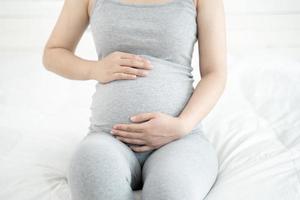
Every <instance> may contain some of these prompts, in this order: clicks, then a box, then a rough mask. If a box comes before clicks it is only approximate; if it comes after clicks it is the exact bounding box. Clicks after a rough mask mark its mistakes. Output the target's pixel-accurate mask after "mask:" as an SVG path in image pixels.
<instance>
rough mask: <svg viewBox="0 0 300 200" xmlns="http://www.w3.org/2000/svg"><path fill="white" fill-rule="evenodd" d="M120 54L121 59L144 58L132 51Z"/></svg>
mask: <svg viewBox="0 0 300 200" xmlns="http://www.w3.org/2000/svg"><path fill="white" fill-rule="evenodd" d="M119 55H120V58H121V59H142V57H140V56H138V55H136V54H132V53H126V52H119Z"/></svg>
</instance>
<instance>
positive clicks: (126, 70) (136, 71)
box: [120, 66, 149, 76]
mask: <svg viewBox="0 0 300 200" xmlns="http://www.w3.org/2000/svg"><path fill="white" fill-rule="evenodd" d="M120 72H123V73H126V74H133V75H137V76H146V75H147V74H148V73H149V72H148V71H147V70H143V69H136V68H133V67H125V66H121V69H120Z"/></svg>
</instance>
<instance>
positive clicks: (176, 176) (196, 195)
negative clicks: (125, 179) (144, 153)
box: [142, 132, 219, 200]
mask: <svg viewBox="0 0 300 200" xmlns="http://www.w3.org/2000/svg"><path fill="white" fill-rule="evenodd" d="M218 167H219V165H218V158H217V153H216V151H215V149H214V147H213V146H212V144H211V143H210V142H209V141H208V140H207V139H206V138H205V137H204V135H203V133H202V132H193V133H191V134H189V135H186V136H184V137H183V138H181V139H178V140H175V141H172V142H170V143H168V144H166V145H164V146H162V147H160V148H159V149H157V150H156V151H154V152H153V153H152V154H151V155H150V156H149V157H148V159H147V160H146V161H145V163H144V166H143V168H142V181H143V191H142V199H143V200H150V199H155V200H160V199H164V200H177V199H178V200H179V199H180V200H185V199H186V200H201V199H204V197H205V196H206V195H207V193H208V192H209V190H210V189H211V187H212V185H213V184H214V182H215V180H216V178H217V174H218Z"/></svg>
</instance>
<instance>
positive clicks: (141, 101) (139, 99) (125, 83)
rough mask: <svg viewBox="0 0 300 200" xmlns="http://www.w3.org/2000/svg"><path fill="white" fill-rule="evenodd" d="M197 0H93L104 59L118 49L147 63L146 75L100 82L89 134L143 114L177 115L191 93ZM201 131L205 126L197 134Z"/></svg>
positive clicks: (96, 36)
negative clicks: (158, 0) (152, 0)
mask: <svg viewBox="0 0 300 200" xmlns="http://www.w3.org/2000/svg"><path fill="white" fill-rule="evenodd" d="M196 16H197V15H196V8H195V5H194V0H169V1H167V2H164V3H125V2H124V1H121V0H95V2H94V5H93V8H92V13H91V17H90V26H91V31H92V35H93V39H94V43H95V47H96V51H97V55H98V59H99V60H100V59H102V58H103V57H105V56H107V55H108V54H110V53H112V52H114V51H122V52H127V53H132V54H136V55H140V56H142V57H145V58H147V59H149V60H150V61H151V63H152V65H153V69H152V70H150V71H149V74H148V75H147V76H146V77H138V78H137V79H135V80H116V81H112V82H110V83H107V84H102V83H100V82H97V83H96V85H95V89H96V91H95V93H94V94H93V97H92V104H91V107H90V109H91V117H90V122H91V125H90V130H91V131H110V129H111V128H112V126H113V125H114V124H117V123H132V122H131V121H130V119H129V118H130V117H131V116H133V115H135V114H138V113H143V112H164V113H166V114H170V115H172V116H178V115H179V114H180V112H181V111H182V110H183V108H184V106H185V105H186V103H187V102H188V100H189V98H190V97H191V95H192V93H193V90H194V88H193V82H194V79H193V76H192V73H191V72H192V70H193V68H192V66H191V60H192V54H193V49H194V44H195V43H196V41H197V23H196ZM199 129H202V123H201V122H199V124H198V125H196V127H195V128H194V129H193V130H195V131H196V130H197V131H199Z"/></svg>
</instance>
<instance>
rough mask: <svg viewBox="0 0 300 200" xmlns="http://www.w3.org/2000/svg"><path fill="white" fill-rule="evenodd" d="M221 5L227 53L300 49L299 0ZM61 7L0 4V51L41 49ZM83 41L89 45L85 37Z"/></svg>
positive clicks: (51, 0)
mask: <svg viewBox="0 0 300 200" xmlns="http://www.w3.org/2000/svg"><path fill="white" fill-rule="evenodd" d="M224 2H225V9H226V14H227V18H226V20H227V29H228V42H229V47H230V49H232V50H236V48H240V47H244V48H253V47H271V48H272V47H292V48H295V47H300V1H299V0H224ZM62 3H63V1H62V0H1V3H0V4H1V6H0V25H1V29H0V34H1V38H0V50H1V51H3V50H5V51H6V50H14V51H15V50H18V51H21V50H23V49H26V50H33V49H36V48H41V46H42V45H43V44H44V41H45V39H46V38H47V36H48V34H49V32H50V30H51V28H52V26H53V25H54V23H55V20H56V18H57V16H58V14H59V12H60V9H61V6H62ZM88 32H89V30H88ZM83 40H84V41H90V38H89V34H86V37H84V39H83ZM83 43H84V42H83ZM84 46H85V45H84ZM93 48H94V47H92V48H90V44H88V45H87V47H85V49H88V50H89V51H88V53H87V55H90V53H91V52H94V51H93ZM84 52H86V51H84Z"/></svg>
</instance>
